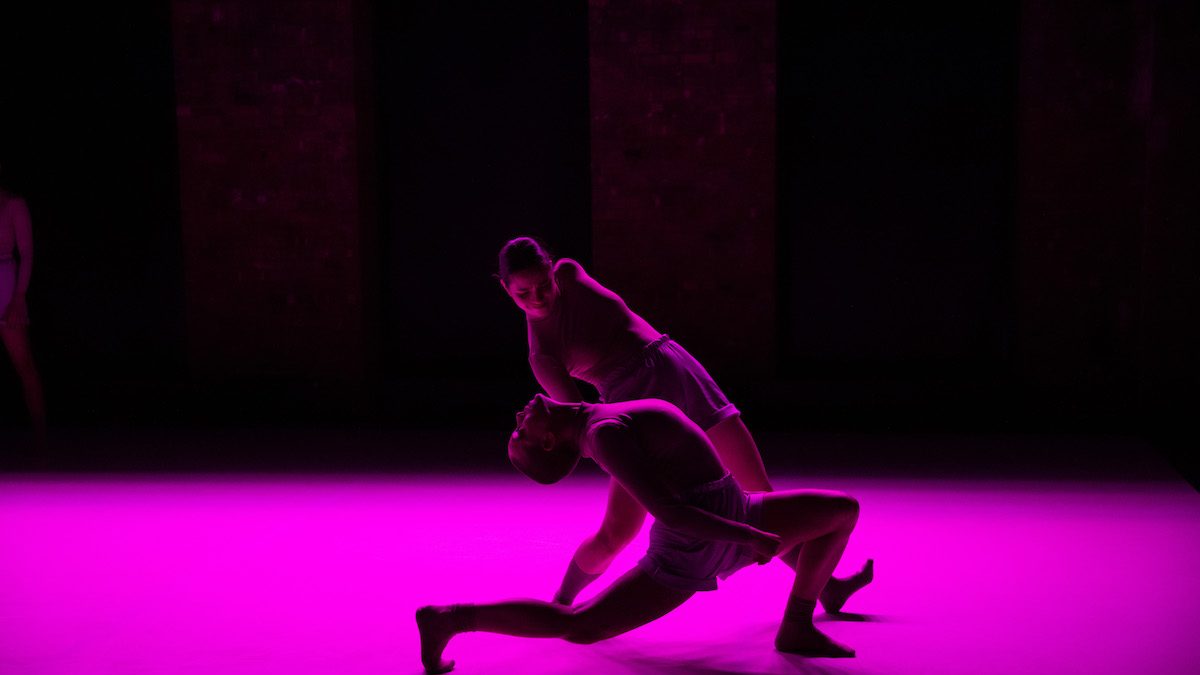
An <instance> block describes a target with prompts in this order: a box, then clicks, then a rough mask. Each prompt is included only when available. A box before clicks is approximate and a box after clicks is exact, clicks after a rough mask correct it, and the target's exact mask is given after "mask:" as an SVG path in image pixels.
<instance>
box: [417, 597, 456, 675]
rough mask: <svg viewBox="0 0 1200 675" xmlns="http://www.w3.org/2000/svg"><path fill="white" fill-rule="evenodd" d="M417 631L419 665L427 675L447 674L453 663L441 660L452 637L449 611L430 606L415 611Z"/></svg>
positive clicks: (452, 628) (452, 631)
mask: <svg viewBox="0 0 1200 675" xmlns="http://www.w3.org/2000/svg"><path fill="white" fill-rule="evenodd" d="M417 630H419V631H420V633H421V664H422V665H424V666H425V672H427V673H448V672H450V671H451V670H453V669H454V661H453V660H448V659H443V658H442V652H443V651H444V650H445V649H446V643H448V642H450V638H452V637H454V627H453V622H452V621H451V616H450V609H449V608H446V607H434V606H432V605H430V606H426V607H422V608H421V609H418V610H417Z"/></svg>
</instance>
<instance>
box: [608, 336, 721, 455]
mask: <svg viewBox="0 0 1200 675" xmlns="http://www.w3.org/2000/svg"><path fill="white" fill-rule="evenodd" d="M596 389H597V390H598V391H599V392H600V400H601V401H603V402H604V403H619V402H621V401H633V400H636V399H641V398H657V399H662V400H664V401H666V402H668V403H672V404H674V405H675V407H677V408H679V409H680V410H682V411H683V414H684V415H687V417H688V419H690V420H691V421H693V422H695V423H696V426H698V427H700V428H701V429H704V430H705V431H708V430H709V429H711V428H713V427H715V426H716V425H717V423H718V422H721V421H724V420H726V419H728V418H730V417H733V416H735V415H737V414H739V413H738V409H737V407H736V406H734V405H733V404H732V403H730V402H729V399H727V398H725V394H724V393H723V392H722V391H721V388H720V387H718V386H717V383H716V382H714V381H713V379H712V376H711V375H709V374H708V371H707V370H705V369H704V366H702V365H700V362H699V361H697V360H696V359H695V358H693V357H692V355H691V354H689V353H688V352H687V350H686V349H684V348H683V347H680V346H679V345H678V344H677V343H676V342H675V341H674V340H672V339H671V338H670V337H669V336H668V335H666V334H663V335H662V336H660V337H659V338H658V339H657V340H655V341H654V342H651V343H650V344H648V345H646V346H645V347H644V348H642V351H641V352H639V353H638V354H637V355H636V357H634V358H631V359H630V360H629V361H627V362H625V363H622V364H621V365H620V366H618V367H617V368H615V369H614V370H613V372H612V373H610V374H609V375H608V377H606V378H605V379H604V381H603V382H598V383H597V384H596Z"/></svg>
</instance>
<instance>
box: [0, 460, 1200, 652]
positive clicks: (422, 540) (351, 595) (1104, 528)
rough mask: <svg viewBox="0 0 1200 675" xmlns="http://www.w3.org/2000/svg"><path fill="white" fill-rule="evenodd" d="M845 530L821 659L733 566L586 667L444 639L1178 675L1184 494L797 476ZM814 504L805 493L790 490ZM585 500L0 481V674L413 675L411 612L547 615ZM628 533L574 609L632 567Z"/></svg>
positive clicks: (1193, 607) (1196, 563) (497, 481)
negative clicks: (542, 604)
mask: <svg viewBox="0 0 1200 675" xmlns="http://www.w3.org/2000/svg"><path fill="white" fill-rule="evenodd" d="M775 482H776V487H778V488H780V489H788V488H797V487H809V486H817V487H826V488H831V489H840V490H845V491H847V492H850V493H852V494H854V495H856V496H858V497H859V500H860V502H861V503H862V516H861V518H860V520H859V524H858V528H857V530H856V531H855V533H854V536H853V537H852V538H851V541H850V546H849V548H848V549H847V551H846V554H845V556H844V558H843V563H842V567H841V568H840V569H839V570H838V574H839V575H841V574H845V573H847V572H850V571H853V570H854V569H856V568H857V567H858V565H861V563H862V561H863V560H864V559H866V558H867V557H871V558H874V559H875V560H876V574H875V583H874V584H872V585H871V586H868V587H867V588H865V589H864V590H862V591H861V592H860V593H859V594H858V595H856V596H854V597H853V598H851V600H850V602H849V603H848V604H847V606H846V607H845V611H847V612H852V613H857V616H854V617H852V618H857V619H859V620H857V621H839V622H834V621H828V620H826V618H824V617H823V616H822V615H821V613H820V610H819V609H818V614H817V620H818V621H820V623H819V625H820V627H821V630H823V631H825V632H827V633H828V634H830V635H831V636H832V637H834V638H835V639H838V640H841V641H844V642H846V643H848V644H851V645H853V646H854V648H855V649H856V650H857V653H858V656H857V658H855V659H850V660H839V661H837V662H833V661H824V660H805V659H802V658H799V657H793V656H785V655H781V654H779V653H777V652H775V651H773V650H772V648H771V640H772V637H773V635H774V631H775V628H776V626H777V622H778V620H779V618H780V615H781V614H782V612H783V606H784V603H785V601H786V598H787V591H788V588H789V586H790V583H791V572H790V570H788V569H786V568H785V567H784V566H783V565H781V564H778V563H772V564H770V565H767V566H765V567H758V566H754V567H750V568H747V569H744V570H742V571H740V572H738V573H737V574H736V575H734V576H733V577H731V578H730V579H729V580H728V581H726V582H723V583H722V584H721V589H720V590H718V591H716V592H713V593H702V594H698V595H697V596H696V597H694V598H692V599H691V600H690V601H688V602H687V603H685V604H684V605H683V606H682V607H680V608H679V609H678V610H676V611H675V612H673V613H671V614H669V615H667V616H666V617H664V618H662V619H660V620H658V621H656V622H654V623H651V624H650V625H647V626H645V627H643V628H639V629H637V630H634V631H632V632H631V633H628V634H626V635H623V636H620V637H617V638H614V639H612V640H609V641H605V642H601V643H597V644H594V645H573V644H569V643H566V642H562V641H559V640H533V639H520V638H510V637H505V636H500V635H486V634H474V633H472V634H465V635H462V636H459V637H457V638H455V639H454V640H453V641H452V642H451V643H450V646H449V647H448V649H447V650H446V655H447V656H448V657H449V658H453V659H456V660H457V662H458V669H457V670H456V672H461V673H526V674H534V675H536V674H539V673H601V672H605V673H612V672H620V673H644V674H647V675H649V674H650V673H654V674H659V673H676V674H682V673H695V672H701V673H704V672H707V673H716V672H721V673H797V672H839V673H894V674H901V675H903V674H906V673H912V674H914V675H916V674H921V675H925V674H928V673H982V674H988V673H997V674H999V673H1074V672H1087V673H1102V674H1112V675H1117V674H1125V673H1180V674H1181V675H1182V674H1184V673H1194V672H1196V670H1195V669H1196V664H1197V657H1196V654H1195V651H1194V642H1195V628H1196V626H1200V602H1198V600H1200V576H1198V575H1197V574H1196V570H1197V569H1200V495H1197V494H1196V492H1195V491H1194V490H1192V489H1191V488H1190V487H1189V486H1188V485H1186V484H1185V483H1183V482H1182V481H1179V482H1178V483H1167V482H1161V483H1145V484H1131V485H1120V484H1084V483H1057V484H1056V483H1049V482H1038V483H999V482H945V481H943V482H938V481H900V480H891V481H879V480H875V481H873V480H865V479H818V480H813V479H801V478H798V477H788V476H777V477H776V481H775ZM813 484H816V485H813ZM605 490H606V482H604V481H601V480H599V479H598V478H596V477H594V476H577V477H573V478H570V479H568V480H566V481H564V482H563V483H562V484H559V485H556V486H553V487H543V486H538V485H533V484H531V483H530V482H529V481H528V480H526V479H525V478H523V477H521V476H518V475H516V474H515V473H514V474H513V475H512V476H503V477H492V478H483V477H464V476H461V475H428V476H420V477H413V476H409V477H395V478H388V477H378V476H376V477H354V476H340V477H309V478H305V477H287V478H283V477H262V476H244V477H228V476H223V477H190V478H169V477H168V478H164V477H137V476H130V477H36V476H19V475H17V476H14V475H8V476H5V477H3V478H0V579H3V583H2V584H0V672H4V673H14V674H17V673H19V674H21V675H52V674H53V675H67V674H71V675H80V674H87V673H163V674H166V673H170V674H172V675H182V674H195V675H200V674H204V675H210V674H211V673H222V674H223V675H240V674H243V673H246V674H248V673H256V674H261V673H289V674H293V675H296V674H308V673H314V674H315V673H322V674H326V673H342V674H346V675H353V674H357V673H363V674H365V673H381V672H397V673H411V674H414V675H415V674H416V673H419V672H420V670H421V667H420V661H419V650H418V641H417V631H416V627H415V624H414V622H413V610H414V609H415V608H416V607H418V606H420V605H424V604H429V603H435V604H441V603H449V602H469V601H492V600H501V599H507V598H516V597H533V598H540V599H547V598H549V597H550V596H551V594H553V592H554V590H555V588H556V586H557V584H558V581H559V579H560V577H561V574H562V570H563V567H564V565H565V564H566V562H567V561H568V560H569V558H570V556H571V553H572V551H573V550H574V546H576V545H577V544H578V543H579V541H580V540H581V539H582V538H583V537H584V536H585V535H587V534H588V533H590V532H591V531H592V530H593V529H594V527H595V526H596V524H597V523H598V522H599V519H600V516H601V513H602V510H603V507H604V495H605ZM648 529H649V528H648V527H647V528H643V531H642V534H641V536H640V538H639V540H637V541H635V542H634V543H633V544H632V545H630V546H629V547H628V548H627V549H626V550H625V551H624V552H623V553H622V554H621V556H620V557H619V558H618V559H617V560H616V562H615V563H614V564H613V566H612V567H611V569H610V570H609V572H608V573H606V575H605V576H604V578H602V579H600V580H599V581H598V582H597V583H596V584H594V585H593V586H591V587H589V588H588V589H587V590H585V591H584V593H583V595H582V597H581V599H582V600H586V599H587V597H589V596H590V595H591V594H593V593H595V592H597V591H598V590H599V589H600V588H602V587H603V586H604V585H606V584H607V583H608V582H610V581H611V580H612V579H614V578H615V577H616V575H618V574H620V573H621V572H623V571H624V570H626V569H628V568H629V567H630V566H632V565H633V563H634V561H636V560H637V558H638V557H640V556H641V554H642V552H643V551H644V549H645V541H646V533H647V531H648Z"/></svg>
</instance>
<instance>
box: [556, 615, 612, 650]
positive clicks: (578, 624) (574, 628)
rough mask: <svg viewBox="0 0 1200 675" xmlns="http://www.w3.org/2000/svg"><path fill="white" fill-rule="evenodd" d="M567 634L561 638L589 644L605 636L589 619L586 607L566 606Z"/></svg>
mask: <svg viewBox="0 0 1200 675" xmlns="http://www.w3.org/2000/svg"><path fill="white" fill-rule="evenodd" d="M566 611H567V612H568V614H567V617H566V618H567V634H566V635H564V636H563V639H564V640H566V641H567V642H573V643H575V644H577V645H590V644H593V643H595V642H599V641H601V640H603V639H605V638H607V637H609V636H608V635H607V634H605V632H604V631H602V630H600V629H599V627H598V626H596V624H595V622H594V621H592V620H591V617H590V616H589V615H588V612H587V610H586V609H576V608H574V607H571V608H566Z"/></svg>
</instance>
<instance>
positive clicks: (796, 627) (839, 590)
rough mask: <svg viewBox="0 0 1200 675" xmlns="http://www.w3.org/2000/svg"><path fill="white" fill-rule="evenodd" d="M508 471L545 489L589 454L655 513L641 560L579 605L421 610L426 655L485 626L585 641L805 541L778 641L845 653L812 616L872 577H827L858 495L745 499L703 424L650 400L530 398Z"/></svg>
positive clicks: (436, 660) (866, 572) (803, 650)
mask: <svg viewBox="0 0 1200 675" xmlns="http://www.w3.org/2000/svg"><path fill="white" fill-rule="evenodd" d="M508 456H509V459H510V460H511V461H512V463H513V465H514V466H516V467H517V469H518V470H520V471H521V472H522V473H524V474H525V475H526V476H528V477H530V478H532V479H533V480H535V481H537V482H539V483H543V484H550V483H555V482H557V481H559V480H561V479H562V478H564V477H566V476H567V475H568V474H570V473H571V471H573V470H574V468H575V465H576V464H578V462H579V459H580V458H581V457H589V458H591V459H592V460H594V461H595V462H596V463H597V464H599V465H600V467H601V468H603V469H604V470H605V471H607V472H608V473H609V475H611V476H612V477H613V478H614V479H615V480H617V481H618V482H619V483H620V484H621V486H622V487H624V488H625V489H626V490H628V491H629V493H630V494H631V495H633V496H634V497H635V498H636V499H637V500H638V502H640V503H641V504H642V505H643V506H644V507H645V508H646V510H647V511H649V512H650V514H651V515H653V516H654V518H655V523H654V527H653V529H652V530H651V532H650V547H649V550H648V552H647V553H646V556H645V557H644V558H642V559H641V560H640V561H638V563H637V566H636V567H634V568H633V569H632V570H630V571H629V572H627V573H626V574H625V575H624V576H622V577H621V578H620V579H618V580H617V581H616V582H615V583H613V584H612V585H611V586H609V587H608V588H607V589H605V590H604V591H602V592H601V593H600V594H599V595H597V596H596V597H595V598H593V599H592V600H590V601H589V602H586V603H584V604H582V605H580V606H577V607H571V606H564V605H561V604H555V603H548V602H542V601H539V600H514V601H508V602H499V603H494V604H487V605H448V606H427V607H422V608H421V609H419V610H417V616H416V618H417V626H418V628H419V629H420V632H421V661H422V663H423V664H424V666H425V669H426V671H427V672H429V673H445V672H448V671H450V670H451V669H452V668H453V667H454V662H453V661H448V660H445V659H443V658H442V652H443V650H444V649H445V647H446V644H447V643H448V642H449V641H450V639H451V638H452V637H454V636H455V635H457V634H459V633H464V632H468V631H486V632H491V633H503V634H506V635H517V636H523V637H557V638H563V639H565V640H568V641H570V642H577V643H585V644H587V643H592V642H596V641H599V640H604V639H607V638H610V637H613V636H616V635H619V634H621V633H624V632H626V631H629V630H632V629H634V628H636V627H638V626H641V625H643V624H646V623H648V622H650V621H653V620H654V619H657V618H658V617H660V616H663V615H664V614H666V613H667V612H670V611H671V610H673V609H674V608H676V607H678V606H679V605H680V604H682V603H683V602H684V601H685V600H687V599H688V598H690V597H691V596H692V594H693V593H695V592H696V591H709V590H715V589H716V587H717V582H716V579H717V578H718V577H720V578H725V577H727V576H729V575H730V574H733V573H734V572H736V571H737V570H739V569H741V568H742V567H745V566H747V565H749V564H751V563H755V562H756V563H759V564H764V563H766V562H768V561H770V559H771V558H772V557H773V556H780V557H784V558H786V557H787V555H788V552H789V551H791V549H792V548H793V547H796V546H798V545H800V544H803V546H801V547H800V552H799V555H798V556H797V557H796V579H795V582H794V583H793V585H792V591H791V596H790V597H789V599H788V604H787V610H786V611H785V612H784V616H783V622H782V623H781V624H780V627H779V632H778V633H777V634H776V636H775V648H776V649H778V650H780V651H784V652H792V653H796V654H801V655H805V656H826V657H849V656H853V655H854V650H852V649H850V648H848V647H845V646H843V645H841V644H838V643H837V642H835V641H833V640H832V639H830V638H829V637H828V636H826V635H825V634H824V633H822V632H820V631H819V630H817V628H816V627H815V626H813V623H812V614H813V609H814V607H815V605H816V601H817V599H818V597H820V599H821V601H822V604H823V605H825V606H826V607H827V608H829V607H841V606H842V604H843V603H845V601H846V598H848V597H849V596H850V595H851V594H852V593H854V592H855V591H857V590H858V589H859V588H862V587H863V586H865V585H866V584H867V583H869V582H870V580H871V576H872V573H871V566H870V562H869V561H868V564H867V566H866V567H864V568H863V570H862V572H859V573H858V574H856V575H854V576H853V577H850V578H849V579H845V580H835V581H836V583H834V584H829V585H827V583H828V582H829V581H830V575H831V574H832V573H833V570H834V568H835V567H836V566H837V563H838V560H840V559H841V556H842V552H843V551H844V550H845V548H846V542H847V541H848V540H849V538H850V533H851V532H852V531H853V530H854V525H855V523H857V521H858V502H857V501H856V500H855V499H854V498H853V497H851V496H849V495H847V494H843V493H840V492H830V491H824V490H790V491H783V492H771V493H756V494H747V493H745V492H743V491H742V490H741V488H739V487H738V485H737V483H736V482H735V481H734V480H733V478H732V477H731V476H730V475H729V472H728V471H726V470H725V467H723V466H722V465H721V462H720V461H719V460H718V459H717V456H716V453H715V452H714V450H713V446H712V443H711V442H710V441H709V440H708V437H707V436H706V435H705V434H704V432H703V431H702V430H701V429H700V428H699V427H698V426H696V424H695V423H693V422H692V421H690V420H689V419H688V418H687V417H686V416H684V415H683V413H682V412H680V411H679V409H678V408H676V407H675V406H673V405H671V404H669V403H666V402H665V401H660V400H656V399H643V400H636V401H626V402H622V403H612V404H588V403H560V402H558V401H554V400H552V399H549V398H546V397H545V396H543V395H541V394H538V395H537V396H534V398H533V400H532V401H530V402H529V404H528V405H526V406H525V409H524V410H522V411H521V412H519V413H517V428H516V430H514V431H513V433H512V436H511V437H510V438H509V442H508Z"/></svg>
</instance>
